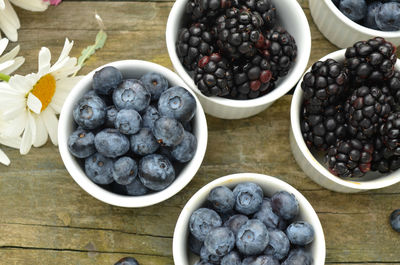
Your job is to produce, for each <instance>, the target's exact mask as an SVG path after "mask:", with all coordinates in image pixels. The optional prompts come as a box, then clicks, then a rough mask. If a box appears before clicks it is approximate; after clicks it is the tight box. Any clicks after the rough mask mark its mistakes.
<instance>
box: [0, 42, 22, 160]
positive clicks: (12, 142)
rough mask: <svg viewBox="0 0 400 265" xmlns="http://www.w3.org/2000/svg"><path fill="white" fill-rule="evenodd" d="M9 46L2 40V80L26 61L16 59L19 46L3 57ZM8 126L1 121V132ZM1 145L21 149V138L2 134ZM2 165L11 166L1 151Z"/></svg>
mask: <svg viewBox="0 0 400 265" xmlns="http://www.w3.org/2000/svg"><path fill="white" fill-rule="evenodd" d="M7 45H8V39H5V38H4V39H1V40H0V75H2V76H0V79H1V77H3V78H4V77H7V78H8V75H9V74H11V73H12V72H14V71H15V70H17V68H18V67H20V66H21V65H22V64H23V63H24V61H25V59H24V58H23V57H21V56H19V57H16V56H17V54H18V52H19V45H18V46H17V47H15V48H14V49H12V50H11V51H10V52H8V53H6V54H4V55H3V56H1V55H2V54H3V52H4V50H5V49H6V47H7ZM7 126H8V124H6V123H4V122H3V121H1V120H0V130H1V129H3V128H7ZM0 144H2V145H7V146H10V147H13V148H19V146H20V144H21V138H20V137H12V138H11V137H5V136H4V135H2V134H1V132H0ZM0 163H2V164H4V165H7V166H8V165H9V164H10V159H8V157H7V155H6V154H5V153H4V152H3V151H2V150H1V149H0Z"/></svg>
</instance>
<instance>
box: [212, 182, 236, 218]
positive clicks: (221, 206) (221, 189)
mask: <svg viewBox="0 0 400 265" xmlns="http://www.w3.org/2000/svg"><path fill="white" fill-rule="evenodd" d="M207 201H208V202H210V204H211V205H212V207H213V209H214V210H216V211H217V212H219V213H221V212H228V211H230V210H232V209H233V206H235V196H233V192H232V191H231V189H229V188H227V187H226V186H218V187H215V188H213V189H212V190H211V191H210V193H209V194H208V197H207Z"/></svg>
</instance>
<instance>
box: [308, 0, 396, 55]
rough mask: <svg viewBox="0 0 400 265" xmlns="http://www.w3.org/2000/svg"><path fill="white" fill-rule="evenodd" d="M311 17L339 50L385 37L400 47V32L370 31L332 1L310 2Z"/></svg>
mask: <svg viewBox="0 0 400 265" xmlns="http://www.w3.org/2000/svg"><path fill="white" fill-rule="evenodd" d="M309 6H310V11H311V16H312V18H313V20H314V22H315V24H316V25H317V27H318V29H319V30H320V31H321V33H322V34H323V35H324V36H325V37H326V38H327V39H328V40H329V41H330V42H332V43H333V44H335V45H336V46H338V47H339V48H347V47H351V46H353V44H354V43H355V42H357V41H360V40H369V39H372V38H373V37H377V36H379V37H383V38H385V39H386V40H387V41H390V42H391V43H393V44H394V45H395V46H398V45H400V31H380V30H374V29H370V28H367V27H364V26H361V25H360V24H357V23H356V22H354V21H352V20H351V19H349V18H348V17H346V16H345V15H343V14H342V12H340V10H339V9H338V8H337V7H336V6H335V4H334V3H333V2H332V0H309Z"/></svg>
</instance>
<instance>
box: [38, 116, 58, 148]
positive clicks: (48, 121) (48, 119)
mask: <svg viewBox="0 0 400 265" xmlns="http://www.w3.org/2000/svg"><path fill="white" fill-rule="evenodd" d="M41 115H42V117H43V121H44V124H45V126H46V129H47V131H48V132H49V135H50V139H51V141H52V142H53V144H54V145H58V138H57V134H58V120H57V118H56V114H55V113H54V111H53V110H52V109H51V108H46V109H45V110H44V111H43V112H42V113H41Z"/></svg>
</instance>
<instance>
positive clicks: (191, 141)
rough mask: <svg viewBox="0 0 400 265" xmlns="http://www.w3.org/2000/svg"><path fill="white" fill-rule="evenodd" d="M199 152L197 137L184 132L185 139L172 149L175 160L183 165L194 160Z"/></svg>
mask: <svg viewBox="0 0 400 265" xmlns="http://www.w3.org/2000/svg"><path fill="white" fill-rule="evenodd" d="M196 150H197V139H196V136H194V135H193V134H191V133H190V132H187V131H184V137H183V140H182V142H181V143H180V144H178V145H176V146H174V147H172V151H171V154H172V156H173V157H174V159H175V160H176V161H178V162H181V163H186V162H189V161H190V160H192V158H193V157H194V155H195V154H196Z"/></svg>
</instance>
